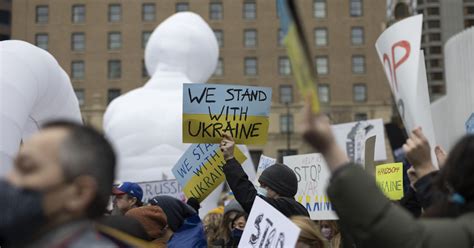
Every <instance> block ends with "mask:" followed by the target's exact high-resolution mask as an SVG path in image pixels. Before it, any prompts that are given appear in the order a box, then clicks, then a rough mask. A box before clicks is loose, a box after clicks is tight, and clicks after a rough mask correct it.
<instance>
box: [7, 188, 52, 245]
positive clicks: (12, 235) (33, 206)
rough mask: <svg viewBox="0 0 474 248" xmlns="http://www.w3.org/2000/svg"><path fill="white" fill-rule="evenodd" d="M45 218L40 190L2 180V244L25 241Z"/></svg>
mask: <svg viewBox="0 0 474 248" xmlns="http://www.w3.org/2000/svg"><path fill="white" fill-rule="evenodd" d="M45 218H46V217H45V216H44V211H43V205H42V194H41V193H40V192H37V191H34V190H27V189H22V188H18V187H15V186H13V185H11V184H10V183H8V182H6V181H5V180H0V246H3V245H12V244H15V243H18V242H19V241H25V240H26V239H28V238H29V237H31V235H32V234H34V232H35V231H37V230H38V228H39V227H40V226H41V225H42V224H43V223H44V222H45Z"/></svg>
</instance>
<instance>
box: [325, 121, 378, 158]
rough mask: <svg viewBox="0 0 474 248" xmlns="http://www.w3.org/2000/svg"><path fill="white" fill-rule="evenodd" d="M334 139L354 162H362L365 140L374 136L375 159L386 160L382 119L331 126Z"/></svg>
mask: <svg viewBox="0 0 474 248" xmlns="http://www.w3.org/2000/svg"><path fill="white" fill-rule="evenodd" d="M331 128H332V131H333V133H334V135H335V136H336V141H337V143H338V144H339V146H340V147H341V148H342V149H343V150H344V151H345V152H346V154H347V156H348V157H349V158H350V159H351V160H352V161H354V162H357V163H359V164H361V165H363V164H364V157H365V156H364V155H365V146H364V144H365V142H366V140H367V138H369V137H372V136H375V137H376V141H375V155H374V156H375V158H374V159H375V161H383V160H387V152H386V150H385V133H384V129H385V127H384V125H383V121H382V119H375V120H367V121H358V122H350V123H343V124H337V125H332V126H331Z"/></svg>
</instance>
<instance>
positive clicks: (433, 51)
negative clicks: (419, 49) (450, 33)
mask: <svg viewBox="0 0 474 248" xmlns="http://www.w3.org/2000/svg"><path fill="white" fill-rule="evenodd" d="M430 53H431V54H441V47H440V46H434V47H430Z"/></svg>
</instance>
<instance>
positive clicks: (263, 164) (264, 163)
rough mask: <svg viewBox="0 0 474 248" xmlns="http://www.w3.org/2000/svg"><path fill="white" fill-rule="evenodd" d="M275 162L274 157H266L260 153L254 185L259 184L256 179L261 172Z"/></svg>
mask: <svg viewBox="0 0 474 248" xmlns="http://www.w3.org/2000/svg"><path fill="white" fill-rule="evenodd" d="M275 163H276V159H274V158H270V157H267V156H265V155H263V154H262V155H260V161H258V167H257V176H256V177H255V185H257V186H259V185H260V183H259V182H258V179H259V178H260V175H262V172H263V171H264V170H265V169H266V168H268V167H270V166H272V165H274V164H275Z"/></svg>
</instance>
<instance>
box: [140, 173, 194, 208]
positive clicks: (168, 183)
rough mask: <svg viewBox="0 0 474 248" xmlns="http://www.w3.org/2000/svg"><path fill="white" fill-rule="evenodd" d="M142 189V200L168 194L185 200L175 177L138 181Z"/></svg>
mask: <svg viewBox="0 0 474 248" xmlns="http://www.w3.org/2000/svg"><path fill="white" fill-rule="evenodd" d="M138 185H140V187H141V188H142V190H143V199H142V202H144V203H146V202H148V201H149V200H150V199H152V198H153V197H155V196H159V195H169V196H172V197H174V198H176V199H179V200H181V201H184V200H185V196H184V193H183V189H182V187H181V185H179V183H178V181H176V179H172V180H161V181H152V182H141V183H138Z"/></svg>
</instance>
